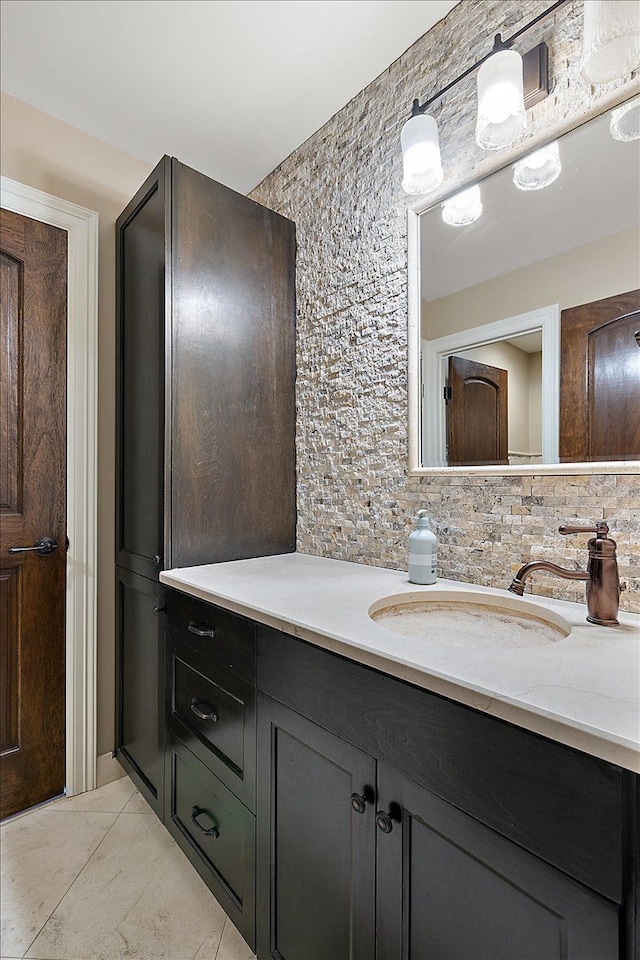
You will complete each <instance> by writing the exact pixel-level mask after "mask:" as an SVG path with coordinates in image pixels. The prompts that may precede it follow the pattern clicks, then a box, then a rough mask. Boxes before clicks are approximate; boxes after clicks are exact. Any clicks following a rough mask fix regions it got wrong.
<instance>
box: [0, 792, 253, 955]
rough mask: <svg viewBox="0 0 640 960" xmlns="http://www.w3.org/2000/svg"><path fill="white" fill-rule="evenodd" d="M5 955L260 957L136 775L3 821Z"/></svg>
mask: <svg viewBox="0 0 640 960" xmlns="http://www.w3.org/2000/svg"><path fill="white" fill-rule="evenodd" d="M0 858H1V868H2V869H1V888H0V912H1V919H2V925H1V928H0V954H1V958H0V960H18V958H23V957H28V958H32V960H36V958H37V960H255V958H254V955H253V953H252V952H251V949H250V948H249V947H248V945H247V944H246V942H245V941H244V940H243V939H242V937H241V936H240V934H239V933H238V931H237V930H236V928H235V927H234V925H233V924H232V922H231V920H229V919H228V918H227V916H226V914H225V913H224V911H223V910H222V907H220V906H219V905H218V902H217V901H216V900H215V899H214V897H213V896H212V895H211V893H210V892H209V890H208V889H207V887H206V886H205V884H204V882H203V881H202V879H201V878H200V876H199V875H198V874H197V873H196V871H195V870H194V869H193V867H192V866H191V864H190V863H189V861H188V860H187V859H186V857H185V856H184V854H183V853H182V851H181V850H180V848H179V847H178V845H177V844H176V843H175V841H174V840H173V838H172V837H171V836H170V835H169V834H168V833H167V831H166V830H165V829H164V827H163V826H162V825H161V824H160V822H159V821H158V820H157V819H156V817H155V815H154V814H153V813H152V811H151V809H150V807H149V806H148V804H147V803H146V801H145V800H144V799H143V798H142V797H141V795H140V794H139V793H138V791H137V790H136V789H135V787H134V785H133V784H132V782H131V780H129V778H128V777H123V778H122V779H120V780H116V781H114V782H113V783H108V784H107V785H106V786H104V787H100V788H99V789H98V790H94V791H92V792H91V793H85V794H81V795H80V796H78V797H71V798H70V799H66V798H62V799H60V800H56V801H54V802H52V803H49V804H46V805H44V806H42V807H39V808H37V809H35V810H32V811H30V812H28V813H25V814H24V815H22V816H18V817H15V818H14V819H12V820H9V821H8V822H6V823H5V824H3V825H2V827H0Z"/></svg>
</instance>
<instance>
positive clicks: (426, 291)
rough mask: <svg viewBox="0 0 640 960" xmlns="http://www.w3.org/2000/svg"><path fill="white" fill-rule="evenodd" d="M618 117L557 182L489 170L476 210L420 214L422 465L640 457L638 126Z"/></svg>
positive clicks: (575, 140)
mask: <svg viewBox="0 0 640 960" xmlns="http://www.w3.org/2000/svg"><path fill="white" fill-rule="evenodd" d="M609 127H610V113H609V112H607V113H606V114H603V115H602V116H600V117H597V118H595V119H594V120H591V121H589V122H588V123H586V124H584V125H583V126H581V127H578V128H577V129H575V130H572V131H571V132H569V133H567V134H565V135H564V136H563V137H562V138H560V140H559V141H558V142H557V144H558V154H559V158H560V167H561V168H560V172H559V174H557V175H556V176H555V179H553V181H552V182H549V183H548V184H547V185H546V186H545V187H544V188H541V189H519V188H518V187H517V186H516V184H515V183H514V165H513V164H511V165H509V166H508V167H505V168H504V169H502V170H500V171H498V172H497V173H495V174H492V175H491V176H489V177H487V178H486V179H485V180H483V181H481V182H480V184H479V188H480V194H481V202H482V212H481V213H480V215H479V216H478V217H477V219H475V220H474V221H473V222H472V223H468V224H466V225H452V224H451V223H447V222H445V220H444V218H443V210H444V206H445V204H440V203H439V204H438V205H437V206H435V207H432V208H430V209H428V210H426V211H425V212H424V213H422V214H421V215H420V216H419V218H418V219H419V239H418V248H419V250H418V254H417V255H418V258H419V264H418V266H419V269H418V271H417V274H418V277H419V288H420V300H421V309H420V341H421V350H420V355H421V360H420V377H421V384H420V391H419V396H420V451H421V454H420V464H421V466H422V467H440V468H442V467H451V466H493V467H498V466H502V467H505V468H510V467H514V466H515V467H519V468H520V469H522V468H523V466H522V465H524V467H526V466H531V467H533V466H534V465H543V464H563V463H576V462H594V461H596V462H602V461H635V460H640V348H639V345H638V342H637V340H636V338H635V334H636V332H639V336H640V230H639V220H640V140H634V141H630V142H621V141H618V140H615V139H614V138H613V137H612V136H611V132H610V128H609ZM531 156H532V157H533V153H532V154H531ZM533 166H534V167H535V163H534V165H533ZM475 199H476V201H477V197H476V198H475ZM458 206H459V205H458ZM475 209H476V212H477V209H478V204H477V202H476V203H475Z"/></svg>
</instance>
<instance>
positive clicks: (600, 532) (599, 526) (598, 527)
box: [558, 520, 609, 540]
mask: <svg viewBox="0 0 640 960" xmlns="http://www.w3.org/2000/svg"><path fill="white" fill-rule="evenodd" d="M558 533H561V534H562V536H563V537H566V536H567V534H569V533H595V534H596V535H597V536H598V537H600V538H602V539H603V540H606V538H607V534H608V533H609V527H608V525H607V524H606V523H605V522H604V520H596V522H595V523H594V524H593V526H592V527H574V526H571V525H570V524H568V523H563V524H562V526H561V527H558Z"/></svg>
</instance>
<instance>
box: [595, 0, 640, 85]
mask: <svg viewBox="0 0 640 960" xmlns="http://www.w3.org/2000/svg"><path fill="white" fill-rule="evenodd" d="M583 51H584V60H583V63H582V78H583V80H585V81H586V82H587V83H608V82H609V81H610V80H619V79H620V77H624V76H625V75H626V74H628V73H631V71H632V70H635V68H636V67H637V66H638V65H639V64H640V15H639V13H638V4H637V3H636V2H635V0H585V3H584V42H583Z"/></svg>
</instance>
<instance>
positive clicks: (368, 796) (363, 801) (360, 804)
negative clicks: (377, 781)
mask: <svg viewBox="0 0 640 960" xmlns="http://www.w3.org/2000/svg"><path fill="white" fill-rule="evenodd" d="M373 801H374V793H373V788H372V787H369V786H366V787H365V788H364V790H363V791H362V793H352V794H351V806H352V807H353V809H354V810H355V812H356V813H364V812H365V810H366V807H367V804H368V803H373Z"/></svg>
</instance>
